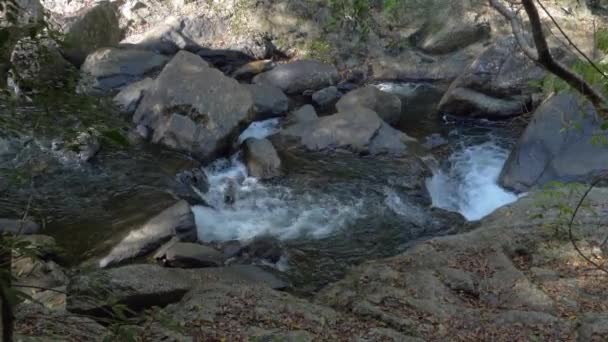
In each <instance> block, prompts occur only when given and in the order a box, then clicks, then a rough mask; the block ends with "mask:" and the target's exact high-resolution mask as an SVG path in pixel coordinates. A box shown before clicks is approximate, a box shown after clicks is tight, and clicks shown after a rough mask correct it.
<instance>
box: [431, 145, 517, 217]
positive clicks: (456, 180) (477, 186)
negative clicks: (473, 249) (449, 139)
mask: <svg viewBox="0 0 608 342" xmlns="http://www.w3.org/2000/svg"><path fill="white" fill-rule="evenodd" d="M508 156H509V151H508V150H507V149H506V148H503V147H501V146H500V145H499V144H497V143H496V142H495V141H492V140H489V141H487V142H484V143H481V144H478V145H472V146H466V145H463V146H460V147H459V148H458V150H457V151H455V152H454V153H453V154H452V155H451V156H450V157H449V158H448V160H447V163H445V164H446V165H444V166H443V167H439V168H435V170H433V177H431V178H430V179H428V180H427V188H428V190H429V192H430V194H431V197H432V198H433V206H436V207H438V208H442V209H446V210H450V211H456V212H459V213H461V214H462V215H463V216H464V217H465V218H466V219H467V220H469V221H475V220H479V219H482V218H483V217H485V216H487V215H489V214H491V213H492V212H493V211H494V210H496V209H498V208H500V207H502V206H504V205H507V204H509V203H512V202H515V201H516V200H517V198H518V197H517V195H516V194H514V193H511V192H508V191H506V190H504V189H503V188H501V187H500V186H499V185H498V177H499V175H500V171H501V170H502V167H503V165H504V163H505V161H506V160H507V157H508Z"/></svg>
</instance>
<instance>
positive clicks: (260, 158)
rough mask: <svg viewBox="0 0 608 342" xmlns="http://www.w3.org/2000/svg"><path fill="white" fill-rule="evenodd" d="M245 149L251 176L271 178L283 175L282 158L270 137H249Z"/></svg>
mask: <svg viewBox="0 0 608 342" xmlns="http://www.w3.org/2000/svg"><path fill="white" fill-rule="evenodd" d="M243 149H244V152H245V153H244V155H245V164H246V165H247V171H248V173H249V175H250V176H252V177H255V178H259V179H270V178H273V177H277V176H280V175H281V173H282V172H281V159H280V158H279V155H278V154H277V151H276V150H275V149H274V146H272V143H271V142H270V141H269V140H268V139H256V138H249V139H247V140H245V143H244V147H243Z"/></svg>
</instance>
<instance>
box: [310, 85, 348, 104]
mask: <svg viewBox="0 0 608 342" xmlns="http://www.w3.org/2000/svg"><path fill="white" fill-rule="evenodd" d="M341 96H342V93H341V92H340V91H339V90H338V88H336V87H335V86H331V87H327V88H323V89H321V90H319V91H316V92H315V93H313V94H312V101H313V102H314V103H315V104H316V105H317V106H319V108H331V107H332V106H334V105H335V104H336V102H338V100H339V99H340V97H341Z"/></svg>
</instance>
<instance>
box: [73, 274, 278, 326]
mask: <svg viewBox="0 0 608 342" xmlns="http://www.w3.org/2000/svg"><path fill="white" fill-rule="evenodd" d="M207 283H217V284H230V285H233V286H237V285H238V284H248V285H256V286H261V287H267V288H272V289H284V288H286V287H287V284H286V283H285V282H284V281H282V280H280V279H278V278H277V277H275V276H274V275H272V274H271V273H269V272H267V271H265V270H264V269H262V268H260V267H257V266H250V265H245V266H231V267H219V268H200V269H179V268H166V267H161V266H158V265H146V264H140V265H128V266H123V267H118V268H112V269H107V270H97V271H94V272H89V273H85V274H82V275H78V276H76V277H74V278H72V279H71V281H70V283H69V285H68V288H67V293H68V295H67V310H68V311H70V312H72V313H76V314H85V315H92V316H108V314H111V313H112V305H117V304H119V305H125V306H126V307H127V308H129V309H130V310H133V311H140V310H144V309H146V308H149V307H152V306H165V305H168V304H171V303H175V302H178V301H179V300H181V299H182V297H183V296H184V295H185V294H186V293H187V292H188V291H190V290H192V289H194V288H196V287H197V286H199V285H202V284H207Z"/></svg>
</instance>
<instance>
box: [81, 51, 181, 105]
mask: <svg viewBox="0 0 608 342" xmlns="http://www.w3.org/2000/svg"><path fill="white" fill-rule="evenodd" d="M168 60H169V58H168V57H166V56H163V55H160V54H157V53H154V52H151V51H144V50H127V49H116V48H103V49H100V50H97V51H95V52H93V53H91V54H90V55H88V56H87V58H86V60H85V62H84V64H83V65H82V67H81V68H80V71H81V80H80V84H79V88H80V91H82V92H84V93H87V94H93V95H106V94H108V93H111V92H113V91H117V90H120V89H121V88H123V87H125V86H127V85H129V84H131V83H133V82H136V81H139V80H141V79H143V78H144V77H146V76H154V75H155V74H156V73H158V72H159V71H160V70H161V69H162V68H163V66H164V65H165V64H166V63H167V61H168Z"/></svg>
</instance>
